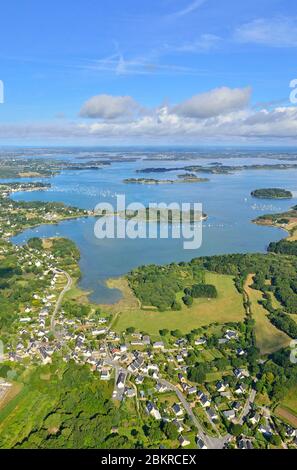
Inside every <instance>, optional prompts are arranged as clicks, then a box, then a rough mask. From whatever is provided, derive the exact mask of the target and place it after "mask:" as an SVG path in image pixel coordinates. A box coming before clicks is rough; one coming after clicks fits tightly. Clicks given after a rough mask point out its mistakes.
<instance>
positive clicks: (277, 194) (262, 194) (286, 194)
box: [251, 188, 293, 199]
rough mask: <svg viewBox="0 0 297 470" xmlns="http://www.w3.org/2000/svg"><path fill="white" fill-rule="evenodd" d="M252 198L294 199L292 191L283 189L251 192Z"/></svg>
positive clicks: (264, 189) (265, 189)
mask: <svg viewBox="0 0 297 470" xmlns="http://www.w3.org/2000/svg"><path fill="white" fill-rule="evenodd" d="M251 196H253V197H256V198H259V199H292V197H293V194H292V193H291V191H288V190H286V189H281V188H263V189H255V190H254V191H252V192H251Z"/></svg>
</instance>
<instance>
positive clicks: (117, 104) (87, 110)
mask: <svg viewBox="0 0 297 470" xmlns="http://www.w3.org/2000/svg"><path fill="white" fill-rule="evenodd" d="M139 110H140V105H139V104H138V103H137V101H135V100H134V98H132V97H131V96H112V95H96V96H92V98H90V99H89V100H87V101H86V102H85V103H84V104H83V106H82V108H81V110H80V113H79V114H80V116H81V117H87V118H97V119H98V118H101V119H116V118H123V117H131V116H133V115H134V114H135V113H136V112H137V111H139Z"/></svg>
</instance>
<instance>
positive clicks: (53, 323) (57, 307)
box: [51, 269, 72, 334]
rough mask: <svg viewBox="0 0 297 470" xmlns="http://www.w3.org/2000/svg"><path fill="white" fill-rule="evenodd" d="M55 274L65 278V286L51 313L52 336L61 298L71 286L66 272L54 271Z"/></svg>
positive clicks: (70, 279) (70, 280) (69, 277)
mask: <svg viewBox="0 0 297 470" xmlns="http://www.w3.org/2000/svg"><path fill="white" fill-rule="evenodd" d="M55 273H56V274H64V275H65V276H66V278H67V284H66V286H65V287H64V288H63V290H62V291H61V292H60V294H59V297H58V300H57V302H56V305H55V308H54V311H53V314H52V317H51V331H52V333H53V334H55V319H56V315H57V313H58V311H59V309H60V307H61V303H62V300H63V297H64V295H65V294H66V292H67V291H69V290H70V289H71V286H72V278H71V276H70V275H69V274H68V273H67V272H66V271H63V270H62V269H55Z"/></svg>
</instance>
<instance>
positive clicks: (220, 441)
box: [105, 354, 231, 449]
mask: <svg viewBox="0 0 297 470" xmlns="http://www.w3.org/2000/svg"><path fill="white" fill-rule="evenodd" d="M105 362H106V363H107V364H109V365H110V366H112V367H114V368H117V367H119V364H117V363H116V362H115V361H113V359H112V358H111V357H110V355H109V354H108V356H107V358H106V359H105ZM121 369H122V370H123V371H126V372H127V373H128V370H127V369H125V368H124V367H122V368H121ZM142 375H144V376H146V377H149V378H150V379H152V378H153V377H151V376H150V375H148V374H142ZM154 380H156V381H158V382H159V383H161V384H162V385H165V386H166V387H167V388H168V389H169V390H171V391H173V392H175V393H176V395H177V397H178V398H179V400H180V402H181V403H182V404H183V406H184V408H185V410H186V412H187V414H188V415H189V417H190V419H191V420H192V421H193V423H194V426H195V427H196V429H197V431H198V434H199V437H200V438H201V439H202V440H203V441H204V443H205V445H206V446H207V448H208V449H223V447H224V446H225V444H226V443H227V442H228V440H229V439H230V437H231V436H230V434H227V435H226V436H224V437H212V436H209V435H208V434H206V433H205V431H204V430H203V428H202V426H201V424H200V422H199V420H198V419H197V417H196V416H195V414H194V412H193V410H192V408H191V407H190V404H189V403H188V401H187V400H186V398H185V397H184V395H183V393H182V392H181V390H179V388H178V387H177V386H176V385H173V384H172V383H171V382H168V380H165V379H161V378H156V379H154Z"/></svg>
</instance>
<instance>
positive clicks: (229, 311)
mask: <svg viewBox="0 0 297 470" xmlns="http://www.w3.org/2000/svg"><path fill="white" fill-rule="evenodd" d="M205 282H206V283H207V284H213V285H215V286H216V288H217V291H218V297H217V298H216V299H210V300H208V299H205V298H203V299H195V300H194V303H193V305H192V306H191V307H190V308H188V307H186V306H184V307H183V308H182V310H180V311H166V312H158V311H144V310H141V309H129V310H126V311H123V312H122V313H121V315H119V317H118V320H117V322H116V323H115V325H114V328H115V330H116V331H118V332H121V331H124V330H125V329H126V328H127V327H129V326H133V327H134V328H136V329H137V330H139V331H145V332H147V333H148V334H152V335H158V333H159V330H160V329H162V328H167V329H169V330H173V329H179V330H180V331H182V332H183V333H187V332H189V331H191V330H192V329H193V328H198V327H200V326H203V325H208V324H210V323H214V322H218V323H226V322H232V321H234V322H239V321H242V320H243V319H244V315H245V312H244V308H243V304H242V296H241V295H240V294H239V293H238V292H237V290H236V288H235V286H234V282H233V278H232V276H226V275H221V274H213V273H206V279H205Z"/></svg>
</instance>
